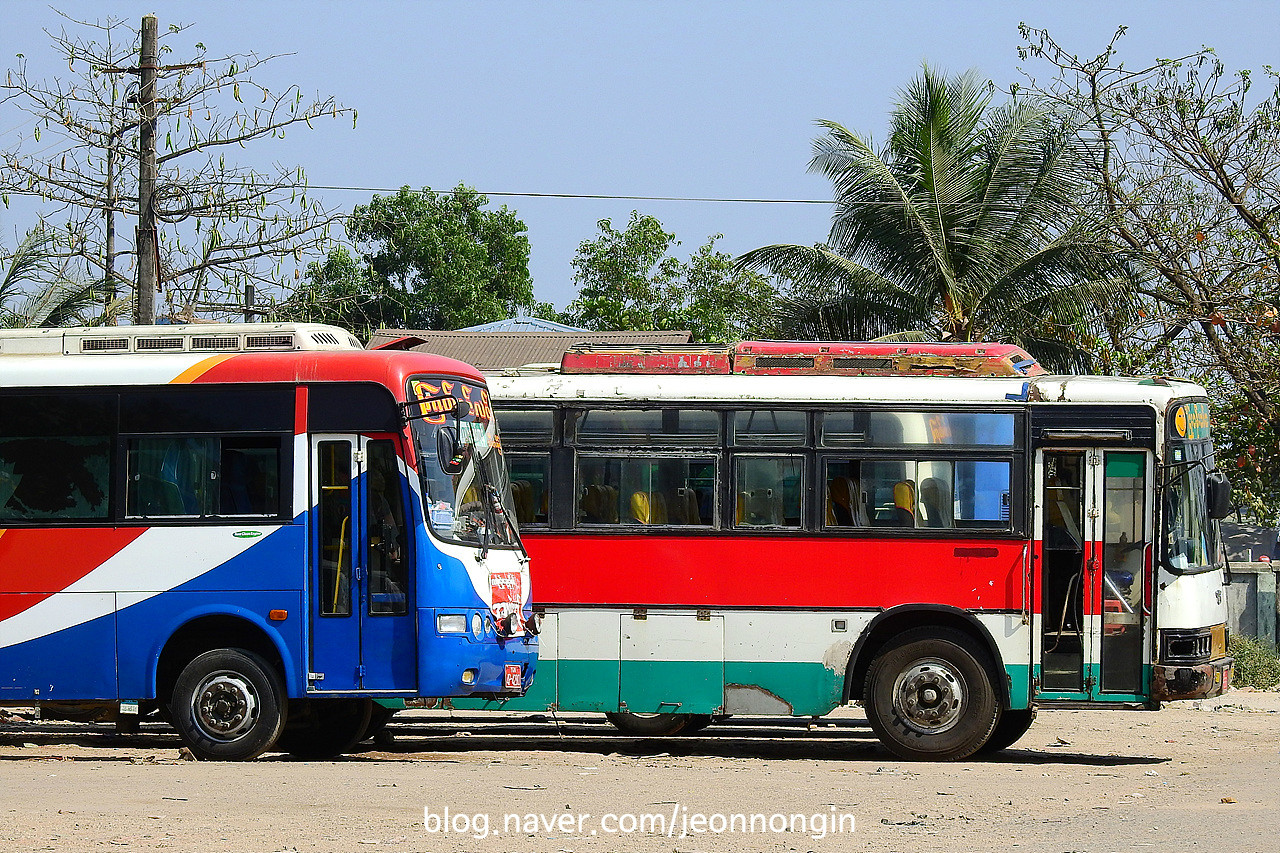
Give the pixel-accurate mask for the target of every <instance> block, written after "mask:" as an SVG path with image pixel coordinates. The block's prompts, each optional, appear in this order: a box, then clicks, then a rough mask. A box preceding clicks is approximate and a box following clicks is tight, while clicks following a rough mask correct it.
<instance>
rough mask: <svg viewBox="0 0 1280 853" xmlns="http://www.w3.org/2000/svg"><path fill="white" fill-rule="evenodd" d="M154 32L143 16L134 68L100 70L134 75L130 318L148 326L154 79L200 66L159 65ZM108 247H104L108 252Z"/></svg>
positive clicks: (154, 247) (155, 275) (152, 267)
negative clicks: (134, 283)
mask: <svg viewBox="0 0 1280 853" xmlns="http://www.w3.org/2000/svg"><path fill="white" fill-rule="evenodd" d="M156 31H157V23H156V16H155V15H143V16H142V32H141V35H142V46H141V48H140V49H139V51H138V64H137V66H136V67H134V68H104V69H102V71H103V73H105V74H137V75H138V112H139V114H140V117H139V120H138V230H137V235H136V238H135V241H134V249H135V251H136V252H137V255H138V293H137V299H136V301H135V303H134V304H135V309H134V315H133V322H135V323H137V324H138V325H150V324H151V323H154V322H155V321H156V291H157V290H158V289H159V287H160V245H159V244H160V239H159V235H158V234H157V233H156V219H157V217H156V102H157V99H156V78H157V77H158V76H159V75H160V72H161V71H180V70H182V69H184V68H203V67H204V63H203V62H194V63H190V64H187V65H164V66H162V65H160V51H159V46H158V44H157V42H158V38H157V35H156ZM109 141H110V140H109ZM112 154H113V151H111V150H109V151H108V157H111V156H112ZM108 181H110V178H108ZM109 193H110V191H109ZM113 197H114V196H113ZM111 248H112V247H108V252H109V253H110V252H111ZM111 260H112V256H111V255H110V254H108V270H107V272H108V274H109V275H110V274H111Z"/></svg>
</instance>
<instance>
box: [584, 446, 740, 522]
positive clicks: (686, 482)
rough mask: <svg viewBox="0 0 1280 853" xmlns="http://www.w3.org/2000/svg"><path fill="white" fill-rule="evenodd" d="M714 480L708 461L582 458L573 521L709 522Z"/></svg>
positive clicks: (712, 462) (713, 505)
mask: <svg viewBox="0 0 1280 853" xmlns="http://www.w3.org/2000/svg"><path fill="white" fill-rule="evenodd" d="M715 484H716V465H715V461H714V460H712V459H652V458H646V459H632V458H604V457H585V458H581V459H579V462H578V508H577V512H578V521H579V523H581V524H623V525H649V524H676V525H685V526H691V525H698V526H710V525H711V524H712V521H713V519H714V518H715Z"/></svg>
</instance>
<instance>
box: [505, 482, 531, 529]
mask: <svg viewBox="0 0 1280 853" xmlns="http://www.w3.org/2000/svg"><path fill="white" fill-rule="evenodd" d="M511 498H512V502H513V503H514V504H515V505H516V521H519V522H520V523H521V524H527V523H529V522H531V521H533V517H534V510H533V483H530V482H529V481H528V480H512V481H511Z"/></svg>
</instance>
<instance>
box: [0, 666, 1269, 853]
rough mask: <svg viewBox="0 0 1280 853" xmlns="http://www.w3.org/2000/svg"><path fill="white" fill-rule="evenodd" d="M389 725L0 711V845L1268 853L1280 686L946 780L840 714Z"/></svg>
mask: <svg viewBox="0 0 1280 853" xmlns="http://www.w3.org/2000/svg"><path fill="white" fill-rule="evenodd" d="M10 710H11V711H12V709H10ZM390 731H391V732H392V733H393V734H394V736H395V742H394V743H392V744H390V745H389V746H383V747H374V746H373V745H371V744H370V745H367V751H365V752H362V753H360V754H357V755H353V756H351V757H349V758H346V759H344V760H340V761H331V762H316V763H306V762H300V761H293V760H289V759H286V758H283V757H281V756H272V755H269V756H267V757H265V758H263V759H260V760H258V761H255V762H252V763H248V764H216V763H206V762H191V761H183V760H181V759H180V758H179V751H178V750H179V744H178V741H177V738H176V736H175V735H173V734H172V733H171V732H170V731H169V730H168V729H167V728H165V727H164V726H163V725H161V724H148V725H144V727H143V731H142V732H141V733H140V734H137V735H127V736H118V735H115V734H114V733H113V730H112V728H111V727H110V726H102V725H77V724H71V723H59V722H32V721H29V720H22V719H14V718H12V717H9V718H8V719H6V718H5V717H4V716H3V715H0V813H2V814H3V821H0V850H3V851H37V850H74V851H81V850H98V849H109V850H121V849H123V850H129V849H132V850H153V849H154V850H159V849H166V850H184V851H185V850H192V851H194V850H199V851H234V853H243V851H263V853H275V851H299V853H301V851H325V852H326V853H328V851H378V850H385V851H512V853H526V851H550V853H562V852H564V853H578V851H631V850H636V851H681V853H694V851H728V850H734V851H737V850H782V851H809V850H812V851H826V850H833V851H834V850H851V849H856V850H872V851H880V850H884V851H905V850H909V851H918V850H938V851H987V850H996V849H1000V850H1014V849H1016V850H1046V851H1058V853H1066V851H1123V850H1144V851H1145V850H1153V851H1157V850H1158V851H1210V850H1212V851H1249V853H1258V851H1274V850H1277V849H1280V831H1278V830H1280V693H1254V692H1247V691H1233V692H1232V693H1230V694H1228V695H1227V696H1226V697H1223V698H1222V699H1217V700H1210V701H1206V702H1200V703H1179V704H1174V705H1169V706H1166V708H1165V709H1164V710H1162V711H1159V712H1143V711H1102V710H1082V711H1077V710H1049V711H1042V712H1041V714H1040V718H1039V720H1038V721H1037V722H1036V724H1035V726H1033V727H1032V729H1031V731H1030V732H1028V734H1027V735H1026V736H1025V737H1024V738H1023V740H1022V741H1021V742H1020V743H1018V744H1017V745H1016V746H1015V747H1014V748H1013V749H1011V750H1008V751H1005V752H1003V753H999V754H997V755H996V756H994V757H991V758H987V759H982V760H970V761H964V762H959V763H954V764H918V763H911V762H904V761H899V760H897V759H895V758H893V757H891V756H890V755H889V754H888V753H887V752H885V751H883V750H882V749H881V748H879V747H878V746H877V745H876V742H875V739H874V737H873V736H872V735H871V732H870V730H869V728H868V727H867V725H866V721H865V719H864V717H863V716H862V714H861V712H860V711H858V710H857V709H847V710H843V711H841V712H840V713H838V714H836V715H833V716H832V717H828V718H824V719H822V720H818V721H813V722H810V721H807V720H787V719H768V720H764V719H737V718H735V719H732V720H729V721H726V722H725V723H723V724H720V725H718V726H715V727H712V728H711V729H708V730H707V731H706V732H704V733H703V734H702V735H700V736H694V737H681V738H667V739H647V740H646V739H634V738H626V737H620V736H617V735H613V734H611V731H612V729H611V728H609V727H608V725H607V724H606V723H604V722H603V720H602V718H599V717H592V716H570V717H564V716H562V717H561V718H560V719H559V720H558V721H557V720H550V719H546V718H538V717H530V716H528V715H514V714H513V715H498V714H494V715H477V714H462V713H456V714H450V713H448V712H427V711H415V712H407V713H405V714H402V715H400V716H397V717H396V718H395V720H394V721H393V722H392V724H391V727H390ZM445 809H448V817H447V819H445V822H442V819H444V818H445ZM424 810H426V811H429V812H430V816H427V815H425V813H424ZM507 815H512V817H511V818H508V817H506V816H507ZM431 816H433V817H434V819H435V821H436V825H435V828H434V830H432V823H431ZM736 816H741V817H740V818H737V820H738V822H737V823H736V824H735V823H731V822H730V821H733V820H735V818H736ZM793 816H803V818H804V821H805V822H804V823H803V825H802V824H801V823H800V822H798V821H797V820H796V819H795V817H793ZM815 816H818V817H819V818H821V819H822V821H824V822H825V824H826V826H825V830H824V828H823V827H822V826H821V825H820V824H819V823H818V822H817V820H816V819H815ZM659 817H660V818H661V820H662V821H667V822H670V821H671V819H672V818H673V817H674V818H675V821H674V827H673V828H664V827H663V826H662V825H660V824H658V823H657V820H658V818H659ZM753 817H754V825H751V824H748V823H747V821H750V820H752V819H753ZM424 818H426V820H425V821H424ZM486 821H487V827H486V826H485V822H486ZM646 821H647V823H646ZM838 821H842V823H840V824H839V825H838V824H837V822H838ZM783 824H786V825H787V829H786V830H785V831H772V830H775V829H781V828H782V826H783ZM752 828H754V831H751V829H752ZM837 828H839V830H840V831H838V832H837V831H835V830H836V829H837ZM717 830H718V831H717ZM823 836H825V837H823Z"/></svg>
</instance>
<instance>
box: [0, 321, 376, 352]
mask: <svg viewBox="0 0 1280 853" xmlns="http://www.w3.org/2000/svg"><path fill="white" fill-rule="evenodd" d="M352 349H364V347H363V346H361V345H360V342H359V341H358V340H356V339H355V337H354V336H353V335H352V334H351V333H350V332H348V331H346V330H345V329H340V328H338V327H337V326H325V325H321V324H319V323H192V324H190V325H174V326H102V327H88V326H81V327H77V328H69V329H3V330H0V355H128V354H133V355H142V354H150V353H169V354H172V353H210V354H212V353H220V352H225V353H236V352H295V351H298V350H352Z"/></svg>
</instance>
